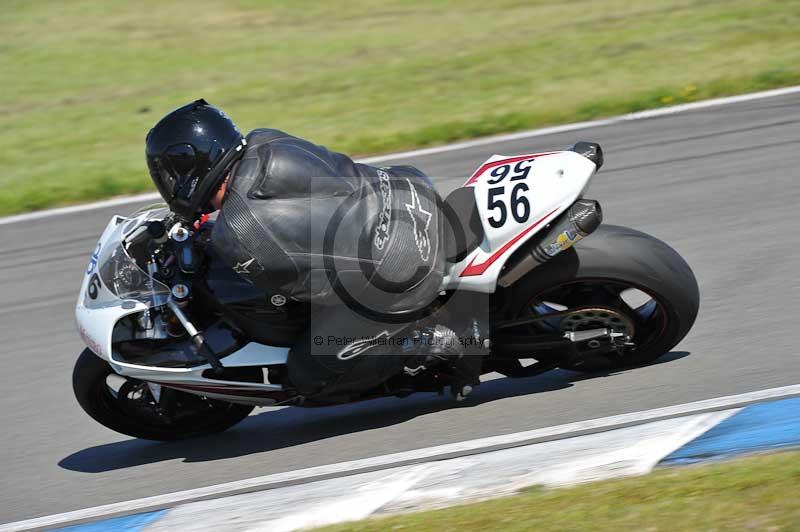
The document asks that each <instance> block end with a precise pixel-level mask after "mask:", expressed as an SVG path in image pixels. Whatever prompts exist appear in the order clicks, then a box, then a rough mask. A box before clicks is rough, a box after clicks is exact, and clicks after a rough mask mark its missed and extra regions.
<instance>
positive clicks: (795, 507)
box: [320, 452, 800, 532]
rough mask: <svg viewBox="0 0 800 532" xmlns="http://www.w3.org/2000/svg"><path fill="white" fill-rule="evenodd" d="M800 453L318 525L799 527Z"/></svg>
mask: <svg viewBox="0 0 800 532" xmlns="http://www.w3.org/2000/svg"><path fill="white" fill-rule="evenodd" d="M798 486H800V452H785V453H778V454H773V455H761V456H753V457H749V458H743V459H740V460H736V461H731V462H723V463H718V464H714V465H702V466H693V467H681V468H666V469H661V470H657V471H656V472H654V473H651V474H649V475H645V476H641V477H635V478H627V479H620V480H613V481H603V482H595V483H591V484H584V485H581V486H577V487H574V488H566V489H558V490H542V489H540V488H534V489H530V490H528V491H526V492H524V493H522V494H520V495H516V496H513V497H508V498H503V499H496V500H492V501H487V502H481V503H476V504H470V505H464V506H457V507H453V508H448V509H444V510H437V511H429V512H421V513H415V514H406V515H400V516H396V517H390V518H384V519H370V520H366V521H359V522H353V523H345V524H342V525H337V526H333V527H328V528H324V529H320V530H324V531H325V532H339V531H345V530H347V531H359V532H367V531H376V532H377V531H381V532H382V531H385V530H414V531H425V530H430V531H438V530H458V531H460V532H469V531H471V530H474V531H481V532H483V531H486V530H503V531H513V530H542V531H547V530H552V531H563V530H614V531H617V530H652V531H658V530H665V531H666V530H668V531H670V532H672V531H676V530H687V531H694V530H798V529H800V500H799V499H798V498H797V496H796V495H797V493H796V492H797V487H798Z"/></svg>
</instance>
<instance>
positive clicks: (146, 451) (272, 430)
mask: <svg viewBox="0 0 800 532" xmlns="http://www.w3.org/2000/svg"><path fill="white" fill-rule="evenodd" d="M689 354H690V353H688V352H686V351H673V352H670V353H667V354H666V355H664V356H663V357H661V358H660V359H659V360H658V361H657V362H655V363H654V365H658V364H665V363H669V362H673V361H675V360H679V359H681V358H684V357H686V356H689ZM627 371H635V369H631V370H624V371H618V372H601V373H592V374H581V373H575V372H571V371H564V370H554V371H551V372H549V373H545V374H543V375H539V376H537V377H531V378H527V379H509V378H499V379H495V380H491V381H488V382H484V383H483V384H481V386H480V387H479V388H477V390H476V391H475V394H474V395H473V396H472V397H470V398H469V399H468V400H467V401H464V402H461V403H457V402H455V401H453V399H452V398H450V397H449V396H447V395H446V396H439V395H436V394H432V393H425V394H418V395H413V396H411V397H408V398H405V399H397V398H384V399H376V400H372V401H365V402H362V403H355V404H349V405H339V406H331V407H322V408H293V407H289V408H282V409H276V410H265V411H263V412H261V413H259V414H255V415H251V416H250V417H248V418H247V419H245V420H244V421H243V422H241V423H240V424H239V425H237V426H236V427H235V428H233V429H231V430H228V431H227V432H224V433H221V434H216V435H213V436H207V437H203V438H196V439H192V440H186V441H179V442H167V443H161V442H153V441H148V440H139V439H130V440H125V441H121V442H115V443H109V444H105V445H98V446H95V447H89V448H86V449H83V450H81V451H78V452H76V453H73V454H71V455H69V456H67V457H66V458H64V459H62V460H61V461H60V462H59V463H58V465H59V466H61V467H62V468H64V469H68V470H71V471H77V472H81V473H102V472H108V471H115V470H120V469H126V468H129V467H136V466H141V465H145V464H152V463H158V462H163V461H167V460H175V459H179V458H183V459H184V461H185V462H206V461H213V460H221V459H228V458H235V457H240V456H246V455H250V454H256V453H264V452H269V451H273V450H276V449H282V448H286V447H294V446H297V445H302V444H304V443H309V442H314V441H318V440H325V439H328V438H335V437H337V436H342V435H345V434H352V433H358V432H361V431H366V430H373V429H379V428H382V427H387V426H391V425H395V424H398V423H403V422H405V421H408V420H410V419H413V418H416V417H418V416H422V415H425V414H430V413H433V412H441V411H446V410H450V409H456V408H471V407H474V406H478V405H481V404H484V403H488V402H491V401H495V400H498V399H506V398H511V397H517V396H521V395H531V394H535V393H543V392H548V391H554V390H560V389H564V388H569V387H570V386H572V385H573V383H574V382H578V381H582V380H586V379H595V378H601V377H613V376H614V375H617V374H621V373H625V372H627Z"/></svg>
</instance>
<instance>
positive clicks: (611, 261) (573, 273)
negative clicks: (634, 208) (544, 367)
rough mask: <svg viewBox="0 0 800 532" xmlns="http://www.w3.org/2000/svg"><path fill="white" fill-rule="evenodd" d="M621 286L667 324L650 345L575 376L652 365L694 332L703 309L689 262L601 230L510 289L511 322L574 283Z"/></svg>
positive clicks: (646, 240) (641, 240)
mask: <svg viewBox="0 0 800 532" xmlns="http://www.w3.org/2000/svg"><path fill="white" fill-rule="evenodd" d="M581 282H586V283H593V282H594V283H603V282H610V283H619V284H621V285H629V286H630V287H632V288H635V289H638V290H641V291H642V292H645V293H647V294H648V295H649V296H651V297H652V298H653V300H655V301H656V302H657V306H658V311H659V312H662V313H663V314H662V315H661V318H662V319H663V322H664V323H663V325H660V327H662V329H661V330H659V331H658V333H657V334H654V335H652V336H653V338H652V341H649V342H648V343H647V344H646V345H642V346H641V347H640V348H637V349H636V350H634V351H631V352H627V353H624V354H618V355H617V354H615V355H614V356H597V357H592V358H591V359H589V360H587V361H585V362H583V363H581V364H579V365H562V367H565V369H571V370H575V371H587V372H589V371H599V370H608V369H620V368H627V367H632V366H639V365H644V364H648V363H651V362H653V361H655V360H656V359H658V358H659V357H661V356H662V355H664V354H665V353H667V352H669V351H670V349H672V348H673V347H675V346H676V345H677V344H678V342H680V341H681V340H682V339H683V338H684V337H685V336H686V334H687V333H688V332H689V330H690V329H691V327H692V325H693V324H694V322H695V319H696V317H697V312H698V309H699V306H700V292H699V289H698V286H697V280H696V279H695V276H694V274H693V273H692V270H691V268H690V267H689V265H688V264H687V263H686V261H685V260H684V259H683V258H682V257H681V256H680V255H679V254H678V253H677V252H676V251H675V250H674V249H672V248H671V247H670V246H668V245H667V244H666V243H664V242H662V241H661V240H659V239H657V238H655V237H653V236H650V235H648V234H646V233H643V232H641V231H637V230H635V229H630V228H628V227H622V226H615V225H601V226H600V227H599V228H598V229H597V231H595V232H594V233H593V234H592V235H591V236H589V237H587V238H586V239H584V240H582V241H581V242H579V243H578V244H577V245H576V246H575V247H573V248H572V249H569V250H567V251H565V252H563V253H561V254H559V255H557V256H556V257H555V258H554V259H552V260H550V261H549V262H547V263H545V264H543V265H541V266H539V267H537V268H534V269H533V270H532V271H531V272H529V273H528V274H527V275H526V276H525V277H523V278H522V279H520V280H519V281H518V282H517V283H515V284H514V285H513V286H512V287H511V288H510V296H507V297H508V299H509V300H510V304H509V305H508V307H507V313H506V315H507V316H508V317H514V318H516V317H521V316H524V315H526V314H525V313H526V311H527V312H528V314H527V315H530V311H529V310H527V309H528V308H530V307H529V305H530V303H531V301H532V300H533V299H535V298H536V297H537V296H538V295H539V294H543V293H545V292H546V291H548V290H550V289H552V288H553V287H556V286H560V285H569V284H571V283H581Z"/></svg>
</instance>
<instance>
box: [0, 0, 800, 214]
mask: <svg viewBox="0 0 800 532" xmlns="http://www.w3.org/2000/svg"><path fill="white" fill-rule="evenodd" d="M798 27H800V1H798V0H716V1H713V0H662V1H658V2H654V1H652V0H572V1H564V0H560V1H555V0H552V1H522V0H494V1H491V2H487V1H486V0H463V1H458V2H455V1H444V0H389V1H382V2H375V1H373V0H347V1H341V2H318V1H315V0H314V1H311V0H271V1H269V2H267V1H255V0H233V1H227V2H212V1H210V0H196V1H194V2H191V3H187V2H168V1H164V0H144V1H140V2H126V1H120V0H107V1H100V0H67V1H64V0H59V1H45V0H37V1H35V2H31V1H26V0H6V1H5V2H3V15H2V17H0V72H1V73H2V74H0V76H2V85H0V86H1V87H2V90H0V167H2V169H3V170H2V174H1V175H2V177H0V213H11V212H19V211H26V210H31V209H39V208H43V207H47V206H51V205H55V204H64V203H72V202H77V201H83V200H89V199H94V198H99V197H105V196H111V195H115V194H122V193H129V192H138V191H143V190H151V184H150V182H149V178H148V177H147V174H146V170H145V165H144V160H143V140H144V136H145V134H146V132H147V131H148V129H149V128H150V127H151V126H152V124H153V123H154V122H155V121H156V120H157V119H158V118H159V117H160V116H161V115H163V114H164V113H165V112H167V111H168V110H170V109H172V108H174V107H176V106H177V105H179V104H182V103H184V102H187V101H189V100H191V99H194V98H197V97H205V98H206V99H208V100H209V101H211V102H212V103H214V104H217V105H219V106H221V107H222V108H224V109H225V110H226V111H227V112H228V114H229V115H231V116H232V117H233V118H234V119H235V120H236V121H237V122H238V123H239V125H240V127H242V129H250V128H254V127H262V126H271V127H277V128H281V129H285V130H288V131H290V132H292V133H295V134H298V135H301V136H305V137H308V138H311V139H313V140H315V141H317V142H320V143H324V144H327V145H329V146H331V147H332V148H335V149H339V150H344V151H347V152H351V153H356V154H366V153H377V152H386V151H389V150H396V149H400V148H408V147H412V146H425V145H432V144H437V143H443V142H447V141H452V140H455V139H460V138H466V137H474V136H479V135H486V134H491V133H498V132H502V131H512V130H517V129H522V128H529V127H535V126H541V125H546V124H555V123H559V122H565V121H573V120H583V119H589V118H593V117H599V116H604V115H611V114H617V113H623V112H628V111H635V110H640V109H646V108H651V107H658V106H662V105H668V104H673V103H678V102H684V101H691V100H697V99H701V98H707V97H712V96H719V95H726V94H734V93H741V92H747V91H754V90H759V89H766V88H772V87H777V86H782V85H790V84H795V83H800V46H798V45H797V43H798V40H797V38H798Z"/></svg>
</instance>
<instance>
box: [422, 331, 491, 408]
mask: <svg viewBox="0 0 800 532" xmlns="http://www.w3.org/2000/svg"><path fill="white" fill-rule="evenodd" d="M415 341H416V342H418V345H420V346H421V347H422V350H423V352H424V354H425V355H426V363H425V364H424V365H423V366H422V367H423V368H424V367H430V366H431V365H435V364H447V365H449V368H450V370H451V371H452V372H453V373H454V377H453V381H452V383H451V384H450V393H451V394H452V395H453V397H454V398H455V400H456V401H463V400H464V399H466V397H467V396H468V395H469V394H470V393H472V390H473V389H474V388H475V386H477V385H478V384H480V375H481V364H482V362H481V359H482V357H481V356H466V355H465V353H464V346H463V345H462V343H461V341H460V339H459V338H458V335H456V333H455V331H453V330H452V329H451V328H449V327H447V326H445V325H442V324H437V325H435V326H428V327H424V328H422V330H421V331H418V332H417V334H416V335H415ZM406 373H407V374H411V373H410V372H409V370H408V368H407V369H406Z"/></svg>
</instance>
